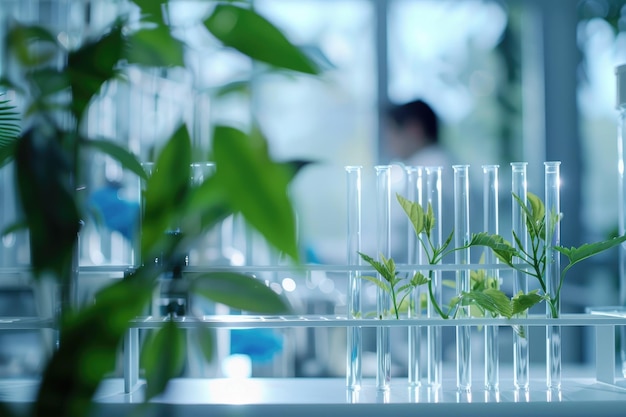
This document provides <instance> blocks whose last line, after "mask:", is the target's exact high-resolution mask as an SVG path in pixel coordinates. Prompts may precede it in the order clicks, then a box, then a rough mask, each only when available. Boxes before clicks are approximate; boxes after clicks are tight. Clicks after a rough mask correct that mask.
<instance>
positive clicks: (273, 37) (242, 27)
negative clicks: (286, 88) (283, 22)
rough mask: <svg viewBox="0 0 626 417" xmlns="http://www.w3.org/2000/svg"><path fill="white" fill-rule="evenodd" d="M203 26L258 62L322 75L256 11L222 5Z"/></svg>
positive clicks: (225, 43) (310, 61)
mask: <svg viewBox="0 0 626 417" xmlns="http://www.w3.org/2000/svg"><path fill="white" fill-rule="evenodd" d="M204 24H205V26H206V27H207V29H208V30H209V31H210V32H211V33H212V34H213V36H215V37H216V38H217V39H219V40H220V41H221V42H222V43H223V44H224V45H226V46H229V47H232V48H235V49H237V50H238V51H240V52H241V53H243V54H245V55H248V56H249V57H250V58H253V59H255V60H257V61H261V62H265V63H268V64H270V65H274V66H276V67H281V68H286V69H290V70H294V71H299V72H303V73H307V74H318V73H319V69H318V68H317V65H316V64H315V63H314V62H313V61H312V60H310V59H309V58H308V57H307V56H306V55H305V54H304V53H303V52H302V51H301V50H300V49H299V48H297V47H296V46H294V45H293V44H292V43H291V42H290V41H289V40H288V39H287V38H286V37H285V35H283V33H282V32H281V31H280V30H278V29H277V28H276V26H274V25H273V24H272V23H270V22H269V21H268V20H266V19H265V18H264V17H262V16H260V15H259V14H257V13H255V12H254V11H253V10H250V9H247V8H242V7H238V6H235V5H231V4H220V5H218V6H216V7H215V9H214V11H213V13H212V14H211V16H209V17H208V18H207V19H206V20H205V22H204Z"/></svg>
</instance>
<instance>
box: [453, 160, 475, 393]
mask: <svg viewBox="0 0 626 417" xmlns="http://www.w3.org/2000/svg"><path fill="white" fill-rule="evenodd" d="M452 169H453V170H454V245H455V247H457V248H460V247H462V246H464V245H467V244H468V243H469V240H470V225H469V165H453V166H452ZM454 260H455V264H456V266H459V265H463V264H469V263H470V250H469V248H467V249H461V250H457V251H455V252H454ZM469 291H470V271H469V269H461V270H457V271H456V292H457V295H460V294H461V293H464V292H469ZM457 314H458V317H469V316H470V307H469V306H460V307H459V311H458V313H457ZM471 330H472V328H471V327H470V326H456V360H457V363H456V383H457V388H458V389H459V390H460V391H469V390H470V389H471V387H472V358H471V352H472V351H471V342H472V341H471V335H472V333H471Z"/></svg>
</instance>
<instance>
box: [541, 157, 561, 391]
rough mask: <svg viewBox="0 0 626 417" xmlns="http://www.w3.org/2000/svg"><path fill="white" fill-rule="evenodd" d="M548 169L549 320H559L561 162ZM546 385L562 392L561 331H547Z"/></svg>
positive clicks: (552, 328)
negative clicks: (558, 247) (557, 248)
mask: <svg viewBox="0 0 626 417" xmlns="http://www.w3.org/2000/svg"><path fill="white" fill-rule="evenodd" d="M544 165H545V207H546V217H545V219H546V220H545V232H546V237H545V242H546V274H545V280H546V293H547V295H548V296H549V297H550V301H551V302H550V303H547V304H546V316H547V317H548V318H554V319H556V318H558V317H559V315H560V314H561V300H560V298H559V295H560V294H559V293H558V291H559V281H560V278H561V257H560V253H559V252H558V251H557V250H555V249H554V246H558V245H560V244H561V227H560V224H561V223H560V213H561V204H560V172H559V166H560V165H561V163H560V162H558V161H556V162H544ZM546 337H547V340H546V381H547V385H548V388H549V389H560V388H561V327H559V326H552V325H551V326H547V328H546Z"/></svg>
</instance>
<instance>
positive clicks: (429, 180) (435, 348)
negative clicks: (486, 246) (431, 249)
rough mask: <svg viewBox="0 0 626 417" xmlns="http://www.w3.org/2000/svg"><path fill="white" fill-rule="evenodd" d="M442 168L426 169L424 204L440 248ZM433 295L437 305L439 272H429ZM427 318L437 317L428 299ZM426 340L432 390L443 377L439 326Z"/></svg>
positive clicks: (428, 371) (427, 334) (440, 288)
mask: <svg viewBox="0 0 626 417" xmlns="http://www.w3.org/2000/svg"><path fill="white" fill-rule="evenodd" d="M442 170H443V168H442V167H426V168H425V174H426V199H425V200H426V201H425V202H426V204H427V205H431V207H432V209H433V213H434V216H435V228H434V229H433V231H432V232H431V239H432V242H433V245H435V246H437V247H439V246H441V244H442V242H441V233H442V228H441V219H442V215H441V198H442V193H441V171H442ZM430 275H431V279H432V287H433V295H434V298H435V300H436V301H437V303H438V304H439V305H441V300H442V283H441V271H430ZM427 317H428V318H434V317H439V314H438V313H437V310H435V307H434V306H433V303H432V302H431V300H430V298H429V299H428V309H427ZM426 339H427V373H426V378H427V383H428V385H430V386H431V387H433V388H438V387H440V386H441V380H442V376H443V357H442V331H441V327H439V326H428V329H427V332H426Z"/></svg>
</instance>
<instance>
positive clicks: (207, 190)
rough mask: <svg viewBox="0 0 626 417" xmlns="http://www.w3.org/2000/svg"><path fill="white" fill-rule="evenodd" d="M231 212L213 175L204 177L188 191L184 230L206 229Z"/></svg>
mask: <svg viewBox="0 0 626 417" xmlns="http://www.w3.org/2000/svg"><path fill="white" fill-rule="evenodd" d="M230 214H232V209H231V208H230V206H229V205H228V202H227V199H226V195H225V193H224V191H223V190H222V189H221V188H220V187H219V185H218V184H217V183H216V181H215V178H214V177H209V178H207V179H205V180H204V181H203V182H202V184H200V185H198V186H196V187H193V188H192V189H191V191H190V193H189V198H188V201H187V206H186V215H185V217H184V218H183V221H184V224H185V226H184V227H183V229H184V230H188V229H189V228H190V227H191V228H193V229H192V230H207V229H208V228H210V227H212V226H214V225H216V224H217V223H218V222H219V221H221V220H223V219H225V218H226V217H228V216H229V215H230Z"/></svg>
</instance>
